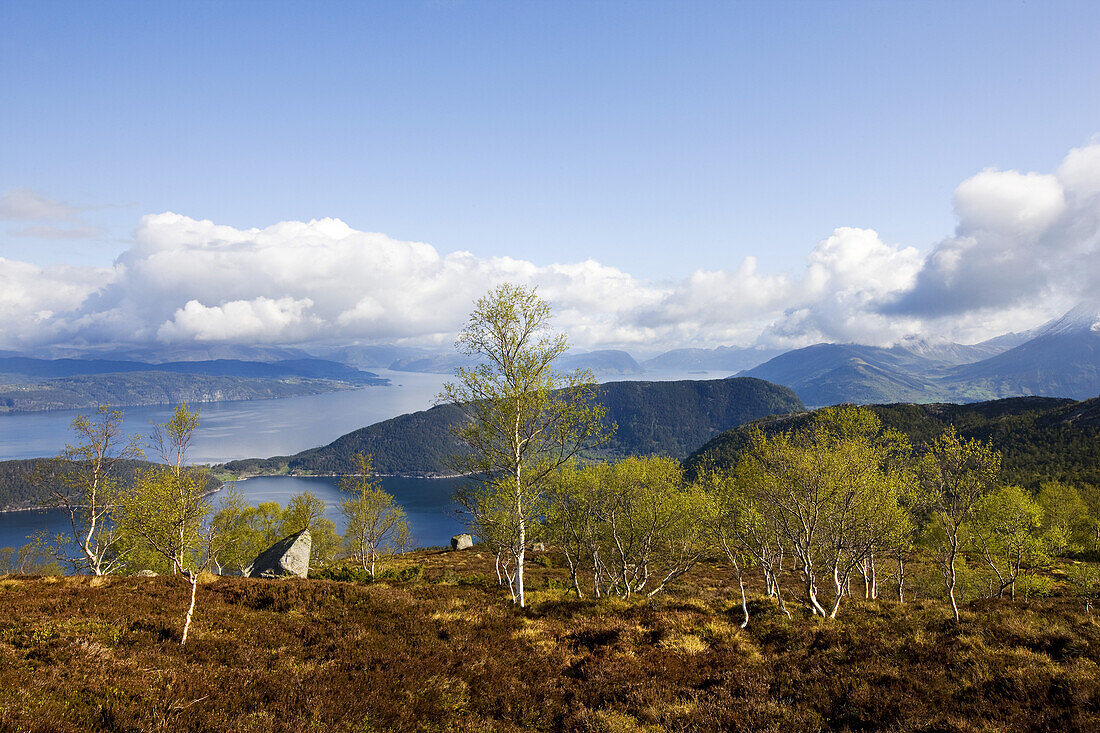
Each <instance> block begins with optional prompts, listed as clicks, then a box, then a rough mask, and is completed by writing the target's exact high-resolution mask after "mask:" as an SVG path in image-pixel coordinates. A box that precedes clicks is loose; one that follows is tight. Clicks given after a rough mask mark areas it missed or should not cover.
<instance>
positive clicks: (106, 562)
mask: <svg viewBox="0 0 1100 733" xmlns="http://www.w3.org/2000/svg"><path fill="white" fill-rule="evenodd" d="M72 430H73V432H74V433H76V436H77V442H76V444H75V445H67V446H65V450H64V451H62V453H61V455H60V456H59V457H58V460H56V461H52V462H50V464H48V468H47V470H48V471H51V473H52V475H45V476H44V475H41V474H40V475H38V476H37V477H36V480H39V481H47V482H49V483H50V484H52V485H53V486H55V488H54V490H53V500H54V502H55V503H57V504H58V505H59V506H61V507H62V508H63V509H64V510H65V511H66V513H67V514H68V516H69V524H70V527H71V528H72V538H73V544H74V545H75V546H76V548H77V550H78V551H79V555H77V556H76V557H69V558H67V559H68V562H69V563H70V564H72V565H73V566H74V567H76V568H78V569H81V570H86V571H88V572H90V573H92V574H93V575H105V574H107V573H111V572H114V571H116V570H118V569H119V568H120V567H121V566H122V565H123V563H124V562H125V551H124V550H123V549H122V548H123V545H124V542H122V532H120V531H119V528H118V526H117V518H118V517H117V513H118V510H119V506H120V504H121V502H122V501H123V499H124V492H123V487H122V486H121V484H120V483H119V480H118V478H117V477H116V476H115V469H116V467H117V465H118V464H119V462H121V461H126V460H133V459H137V458H141V457H143V455H144V453H143V451H142V449H141V445H140V440H141V439H140V437H139V436H136V435H135V436H131V437H130V438H127V437H126V434H125V432H124V431H123V429H122V413H121V412H119V411H118V410H112V409H110V408H109V407H107V405H101V406H100V407H99V409H98V410H97V411H96V415H95V418H94V419H93V418H89V417H88V416H86V415H80V416H78V417H77V418H76V419H75V420H73V422H72Z"/></svg>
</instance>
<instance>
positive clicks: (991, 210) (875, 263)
mask: <svg viewBox="0 0 1100 733" xmlns="http://www.w3.org/2000/svg"><path fill="white" fill-rule="evenodd" d="M16 190H17V191H19V190H22V189H16ZM9 193H10V192H9ZM5 195H7V194H5ZM8 200H9V199H5V201H8ZM28 200H29V199H28ZM31 208H33V207H28V206H23V207H22V208H21V209H20V210H21V211H23V212H27V211H30V210H31ZM47 208H48V207H47ZM954 208H955V212H956V214H957V216H958V226H957V228H956V230H955V232H954V233H953V235H952V236H951V237H949V238H947V239H944V240H943V241H941V242H939V243H937V244H936V245H935V246H934V247H932V248H931V250H930V251H927V252H921V251H919V250H918V249H916V248H915V247H912V246H905V245H900V244H893V243H888V242H884V241H883V240H882V238H881V237H880V236H879V235H878V233H877V232H875V231H874V230H872V229H866V228H855V227H841V228H838V229H836V230H835V231H833V232H832V233H831V234H830V235H829V236H827V237H825V238H824V239H822V240H821V241H820V242H818V243H817V244H816V245H815V246H814V247H813V248H812V249H811V250H810V252H809V254H808V255H807V258H806V264H805V267H804V268H803V269H802V270H800V271H798V272H782V273H767V272H761V271H760V268H759V265H758V262H757V260H756V258H754V257H751V256H749V257H743V258H739V259H738V260H737V261H733V262H729V263H726V266H724V267H721V268H716V269H709V270H699V271H696V272H693V273H690V274H688V275H686V276H685V277H683V278H681V279H678V280H670V281H661V282H655V281H649V280H642V279H639V278H636V277H634V276H633V275H631V274H630V273H628V272H624V271H623V270H620V269H617V268H614V267H609V266H607V265H604V264H602V263H600V262H598V261H596V260H591V259H590V260H585V261H583V262H574V263H556V264H550V265H536V264H535V263H532V262H528V261H525V260H518V259H513V258H509V257H491V258H484V257H478V256H476V255H475V254H473V253H470V252H453V253H450V254H443V253H440V252H439V251H437V250H436V249H435V248H434V247H432V246H431V245H430V244H426V243H423V242H407V241H400V240H396V239H393V238H391V237H388V236H386V235H384V234H379V233H372V232H364V231H358V230H355V229H352V228H351V227H349V226H348V225H347V224H346V223H344V222H342V221H340V220H338V219H320V220H314V221H309V222H300V221H287V222H280V223H277V224H273V225H271V226H268V227H265V228H256V229H238V228H235V227H230V226H225V225H220V224H216V223H214V222H212V221H206V220H199V219H193V218H190V217H187V216H183V215H180V214H175V213H164V214H155V215H149V216H145V217H143V218H142V219H141V221H140V222H139V224H138V226H137V228H136V230H135V232H134V238H133V242H132V244H131V246H130V247H129V249H127V250H126V251H125V252H123V253H122V254H121V255H120V256H119V257H118V259H117V261H116V263H115V265H114V267H113V268H110V269H93V268H39V267H36V266H34V265H30V264H28V263H19V262H14V261H10V260H0V287H3V290H2V291H0V317H3V319H4V320H3V323H4V325H3V326H0V346H3V347H7V348H13V347H15V348H19V347H32V346H35V345H41V344H72V345H81V344H103V343H112V344H120V345H122V344H153V343H173V344H187V343H195V344H212V343H226V342H232V343H242V344H249V343H256V344H259V343H263V344H287V345H295V344H296V345H309V344H339V343H347V342H351V341H357V342H360V343H384V342H399V343H405V344H423V345H439V346H444V347H446V346H450V344H452V343H453V340H454V336H455V333H456V332H457V331H458V330H459V329H460V328H461V327H462V325H463V323H464V321H465V318H466V315H467V313H468V312H469V309H470V306H471V304H472V302H473V301H474V300H475V299H476V298H477V297H479V296H480V295H483V294H484V293H485V292H486V291H487V290H488V289H489V288H490V287H492V286H494V285H496V284H498V283H501V282H504V281H516V282H523V283H530V284H534V285H537V286H538V287H539V289H540V293H541V294H542V295H543V297H546V298H547V299H549V300H550V301H551V302H552V303H553V306H554V312H555V318H556V322H557V326H558V327H559V328H561V329H562V330H564V331H565V332H567V333H568V334H569V335H570V340H571V342H572V343H573V344H574V345H576V346H578V347H580V348H614V347H620V348H629V349H634V350H635V351H659V350H663V349H667V348H672V347H675V346H684V345H698V346H716V345H723V344H739V345H752V344H762V345H768V346H783V347H797V346H804V345H808V344H811V343H815V342H819V341H839V342H845V341H854V342H860V343H870V344H880V345H888V344H892V343H895V342H897V341H899V340H902V339H905V338H908V337H911V336H923V337H926V338H933V339H936V338H953V339H957V340H961V341H963V342H973V341H976V340H980V339H981V338H987V337H990V336H994V335H997V334H999V333H1004V332H1006V331H1010V330H1021V329H1024V328H1028V327H1031V326H1033V325H1036V323H1037V322H1039V321H1041V320H1045V318H1048V317H1050V316H1051V315H1057V310H1058V309H1062V310H1064V309H1065V308H1067V307H1068V306H1069V305H1072V304H1073V303H1074V302H1076V301H1077V300H1080V299H1082V298H1083V297H1087V296H1089V295H1092V294H1094V293H1095V292H1097V291H1100V287H1098V285H1100V145H1091V146H1086V147H1083V148H1079V149H1076V150H1073V151H1071V152H1070V153H1069V154H1068V155H1067V156H1066V158H1065V160H1064V161H1063V162H1062V164H1061V165H1060V166H1059V167H1058V169H1057V170H1056V171H1055V172H1054V173H1031V172H1019V171H999V170H993V169H990V170H985V171H981V172H979V173H977V174H976V175H974V176H973V177H971V178H969V179H967V180H966V181H963V182H962V183H961V184H960V185H959V186H958V188H957V189H956V191H955V196H954ZM45 210H46V209H40V213H41V212H42V211H45ZM55 215H58V216H63V215H65V213H64V209H61V210H58V211H57V212H55ZM684 246H687V245H684Z"/></svg>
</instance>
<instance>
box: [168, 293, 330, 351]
mask: <svg viewBox="0 0 1100 733" xmlns="http://www.w3.org/2000/svg"><path fill="white" fill-rule="evenodd" d="M312 305H313V301H312V300H310V299H309V298H303V299H301V300H294V299H293V298H280V299H279V300H272V299H271V298H264V297H259V298H255V299H253V300H232V301H229V302H228V303H225V304H224V305H219V306H213V307H208V306H205V305H203V304H202V303H200V302H199V301H197V300H189V301H187V305H185V306H183V307H182V308H180V309H178V310H177V311H176V313H175V315H174V316H173V317H172V320H170V321H168V322H166V323H164V324H162V325H161V327H160V328H159V329H157V339H158V340H160V341H189V340H194V341H236V342H244V343H277V342H282V341H298V340H302V339H305V338H308V336H309V333H310V330H311V327H313V326H316V325H320V324H319V323H317V322H316V321H315V320H314V319H310V318H308V317H307V316H305V315H304V312H305V311H306V310H307V309H308V308H310V307H311V306H312Z"/></svg>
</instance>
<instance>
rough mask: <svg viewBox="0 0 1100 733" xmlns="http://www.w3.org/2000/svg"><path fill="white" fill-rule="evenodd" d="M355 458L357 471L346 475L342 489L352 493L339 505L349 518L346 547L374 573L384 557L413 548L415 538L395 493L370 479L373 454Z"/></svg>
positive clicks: (365, 568)
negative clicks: (395, 497)
mask: <svg viewBox="0 0 1100 733" xmlns="http://www.w3.org/2000/svg"><path fill="white" fill-rule="evenodd" d="M355 462H356V464H357V467H358V469H359V473H358V475H356V476H346V477H345V478H344V479H343V480H342V481H341V482H340V489H341V490H343V491H345V492H346V493H348V494H351V497H350V498H349V499H347V500H346V501H344V502H343V503H342V504H341V505H340V511H341V513H343V515H344V517H345V518H346V519H347V528H346V529H345V531H344V547H345V549H346V550H347V551H348V553H349V554H351V555H353V556H355V557H358V558H359V561H360V563H361V564H362V567H363V570H369V571H370V574H371V575H372V576H373V575H374V574H375V572H376V569H382V566H381V562H382V561H383V560H384V559H385V558H387V557H390V556H392V555H393V554H395V553H398V552H402V551H404V550H406V549H409V548H411V546H412V539H411V537H410V535H409V525H408V522H406V521H405V511H404V510H403V509H402V508H401V507H400V506H398V505H397V504H396V503H395V502H394V500H393V495H392V494H389V493H387V492H386V491H383V490H382V489H381V488H380V487H379V486H378V485H377V484H375V483H374V481H372V480H371V475H372V474H373V468H372V467H371V457H370V456H369V455H366V454H363V453H360V454H358V455H357V456H356V457H355ZM376 566H377V567H376Z"/></svg>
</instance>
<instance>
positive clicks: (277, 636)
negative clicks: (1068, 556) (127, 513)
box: [0, 547, 1100, 732]
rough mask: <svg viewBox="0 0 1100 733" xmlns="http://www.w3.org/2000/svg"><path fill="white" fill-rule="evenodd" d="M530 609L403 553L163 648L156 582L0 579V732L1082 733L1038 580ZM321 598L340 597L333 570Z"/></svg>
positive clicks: (250, 585) (1061, 619) (448, 564)
mask: <svg viewBox="0 0 1100 733" xmlns="http://www.w3.org/2000/svg"><path fill="white" fill-rule="evenodd" d="M562 564H563V560H562V558H561V557H560V556H558V555H557V554H555V553H553V552H551V553H545V554H540V555H537V556H536V558H535V561H534V562H532V563H531V566H530V571H529V572H530V575H529V583H530V588H531V591H530V593H529V599H530V606H529V608H527V609H520V608H518V607H515V606H514V605H513V604H512V603H511V602H510V600H509V599H508V596H507V593H506V592H505V591H503V589H501V588H499V587H498V586H497V583H496V579H495V576H494V573H493V561H492V554H491V553H489V552H484V551H482V549H481V548H480V547H475V548H474V549H473V550H468V551H464V552H440V551H431V550H424V551H417V552H414V553H410V554H407V555H403V556H401V557H399V558H398V559H397V560H396V561H395V566H391V572H390V573H388V574H387V578H388V579H386V580H382V581H376V582H373V583H369V582H364V581H356V580H350V581H348V580H344V581H341V580H331V579H325V578H311V579H309V580H299V579H295V580H279V581H262V580H249V579H241V578H228V577H215V576H204V579H203V582H202V585H201V586H200V590H199V606H198V610H197V612H196V616H195V621H194V625H193V627H192V630H191V638H190V640H189V641H188V643H187V645H186V646H183V647H181V646H180V645H179V643H178V642H179V639H178V635H179V621H180V617H181V615H182V613H183V610H184V609H185V607H186V602H187V595H188V584H187V582H186V581H185V580H183V579H181V578H179V577H178V576H161V577H154V578H137V577H103V578H92V577H87V576H75V577H28V576H6V577H3V578H0V730H4V731H51V732H52V731H78V730H106V731H139V730H174V731H214V730H218V731H267V730H270V731H284V730H285V731H292V730H293V731H301V730H326V731H328V730H333V731H432V730H438V731H444V730H446V731H521V730H536V731H553V730H577V731H638V730H646V731H661V730H670V731H695V730H699V731H706V730H733V731H738V730H743V731H791V730H798V731H819V730H842V731H843V730H848V731H859V730H886V731H1031V730H1055V729H1057V730H1065V731H1070V730H1096V729H1098V728H1100V668H1098V666H1097V665H1098V663H1100V624H1098V623H1097V621H1096V619H1095V617H1094V616H1092V615H1091V614H1089V613H1086V611H1085V606H1084V604H1083V603H1082V602H1081V600H1080V599H1079V598H1077V597H1076V596H1074V595H1073V594H1072V593H1071V592H1070V587H1069V586H1068V584H1066V583H1065V581H1064V579H1063V577H1064V574H1063V573H1062V571H1061V570H1059V569H1057V568H1055V569H1054V570H1053V571H1052V572H1050V573H1047V576H1046V580H1047V581H1048V582H1047V583H1046V584H1039V585H1041V586H1042V587H1043V588H1044V590H1043V595H1042V596H1041V597H1038V596H1032V597H1031V598H1023V597H1021V598H1018V599H1017V600H1016V601H1008V600H1007V599H982V598H978V596H979V595H981V593H980V592H978V591H980V590H981V589H977V588H975V589H974V590H973V592H972V593H971V597H970V598H969V600H968V601H967V602H966V603H965V604H964V605H963V608H962V620H961V623H959V624H955V623H954V622H953V621H952V620H951V614H950V608H949V607H948V606H947V605H946V604H945V603H944V602H943V601H942V600H939V599H938V596H939V595H942V591H941V590H940V589H938V588H936V587H935V586H934V582H935V581H933V580H931V578H932V577H933V572H934V570H933V569H932V568H931V567H925V566H924V565H923V563H921V562H916V563H915V567H914V569H913V570H912V571H911V572H910V577H912V578H913V579H914V580H912V581H911V582H912V586H911V587H909V588H907V596H906V597H907V600H906V602H905V603H904V604H901V603H898V602H896V601H892V600H889V598H888V597H889V596H890V589H889V584H888V583H884V584H883V590H882V595H881V596H880V599H879V600H877V601H873V602H872V601H864V600H863V599H861V598H859V597H858V594H853V595H855V596H856V597H854V598H852V599H851V601H850V605H848V607H847V611H846V612H845V614H844V615H843V616H841V617H839V618H838V619H836V620H834V621H831V622H830V621H825V620H821V619H815V618H811V617H809V616H808V615H806V614H805V613H804V612H802V611H798V610H794V609H792V610H794V614H793V618H790V619H788V618H787V617H786V616H784V615H782V614H781V613H780V612H779V611H778V610H777V608H776V606H775V605H774V604H773V602H772V601H770V600H764V599H763V595H762V587H761V586H760V585H759V584H756V583H754V582H753V580H752V579H750V580H749V596H750V607H751V610H752V619H751V623H750V624H749V626H748V627H747V628H745V629H741V628H739V627H740V623H741V619H742V615H741V607H740V596H739V593H738V591H737V586H736V580H735V575H734V573H733V571H732V569H731V568H730V567H727V566H725V565H723V564H721V563H703V564H701V565H699V566H697V567H696V568H695V569H694V570H693V571H692V572H691V573H689V574H688V575H686V576H684V577H683V578H681V579H680V580H679V581H678V582H677V583H675V584H673V586H672V587H670V588H669V590H668V592H667V593H663V594H661V595H659V596H656V597H655V598H653V599H631V600H629V601H623V600H620V599H600V600H593V599H586V600H578V599H576V598H575V597H573V596H572V595H571V594H570V593H568V592H567V591H566V590H565V589H566V588H567V587H568V585H569V582H568V573H567V572H566V571H565V570H564V569H562V567H560V566H561V565H562ZM322 575H325V576H328V577H330V578H331V577H357V576H360V574H359V573H357V572H356V571H355V570H354V569H352V568H346V569H344V570H340V569H339V568H337V569H335V570H328V571H325V572H323V573H322Z"/></svg>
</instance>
